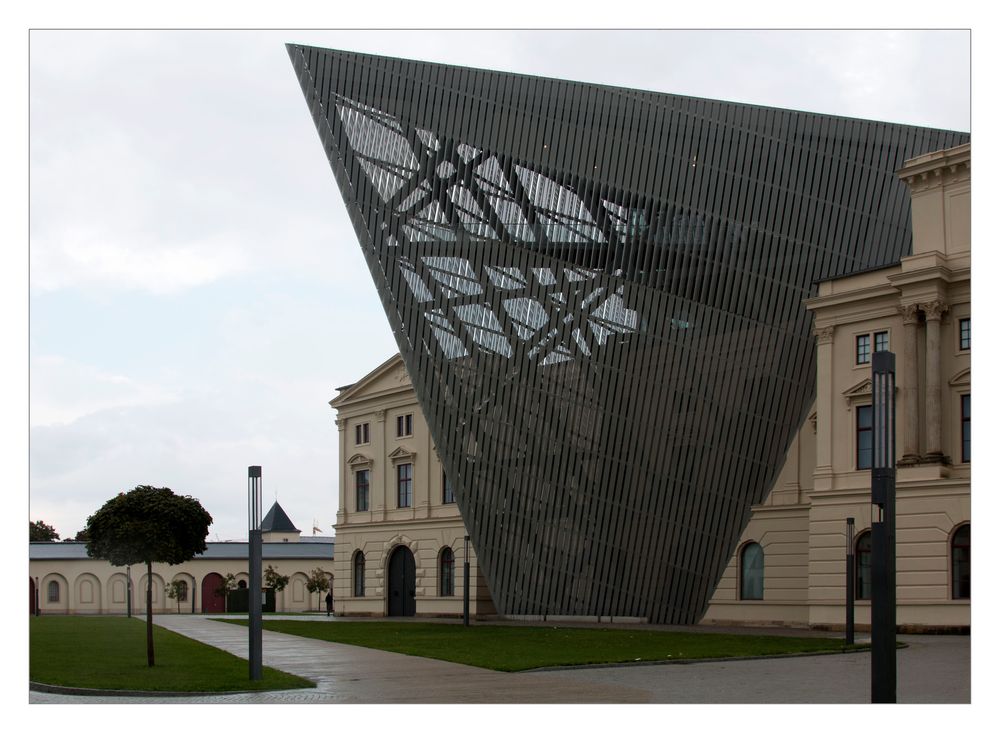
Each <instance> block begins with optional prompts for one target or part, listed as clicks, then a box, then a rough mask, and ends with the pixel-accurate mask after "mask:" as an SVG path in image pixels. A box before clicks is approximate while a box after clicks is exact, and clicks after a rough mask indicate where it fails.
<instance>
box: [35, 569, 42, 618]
mask: <svg viewBox="0 0 1000 733" xmlns="http://www.w3.org/2000/svg"><path fill="white" fill-rule="evenodd" d="M38 580H39V579H38V576H37V575H36V576H35V615H36V616H41V615H42V592H41V586H40V585H39V584H38Z"/></svg>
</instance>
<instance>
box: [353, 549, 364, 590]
mask: <svg viewBox="0 0 1000 733" xmlns="http://www.w3.org/2000/svg"><path fill="white" fill-rule="evenodd" d="M364 595H365V556H364V554H363V553H362V552H361V550H358V551H357V552H355V553H354V597H355V598H363V597H364Z"/></svg>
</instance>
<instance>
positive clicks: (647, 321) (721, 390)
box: [288, 45, 968, 623]
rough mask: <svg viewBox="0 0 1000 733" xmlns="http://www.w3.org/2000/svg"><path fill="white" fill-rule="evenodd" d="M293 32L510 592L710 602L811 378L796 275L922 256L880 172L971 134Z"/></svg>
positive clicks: (467, 496) (646, 605) (605, 603)
mask: <svg viewBox="0 0 1000 733" xmlns="http://www.w3.org/2000/svg"><path fill="white" fill-rule="evenodd" d="M288 52H289V56H290V58H291V61H292V64H293V67H294V70H295V72H296V74H297V76H298V79H299V83H300V85H301V88H302V91H303V94H304V97H305V100H306V103H307V106H308V109H309V113H310V114H311V115H312V118H313V121H314V123H315V125H316V129H317V132H318V133H319V136H320V140H321V142H322V145H323V149H324V153H325V154H326V156H327V158H328V160H329V163H330V166H331V168H332V171H333V174H334V176H335V178H336V180H337V184H338V186H339V188H340V191H341V194H342V197H343V201H344V204H345V206H346V209H347V212H348V214H349V217H350V219H351V222H352V224H353V226H354V229H355V233H356V235H357V237H358V243H359V245H360V246H361V249H362V252H363V254H364V256H365V258H366V261H367V264H368V266H369V270H370V272H371V275H372V278H373V281H374V284H375V287H376V289H377V291H378V294H379V297H380V300H381V302H382V305H383V307H384V309H385V313H386V317H387V319H388V321H389V324H390V326H391V328H392V332H393V334H394V336H395V338H396V341H397V345H398V348H399V351H400V354H401V358H402V360H403V362H404V363H405V365H406V371H407V373H408V375H409V377H410V378H411V379H412V380H413V382H412V383H413V390H414V393H415V395H416V399H417V401H418V403H419V404H420V410H419V412H421V413H422V414H423V415H424V417H425V419H426V420H427V424H428V428H429V430H430V435H431V436H432V438H433V443H434V445H435V446H436V447H437V450H438V457H439V459H440V460H441V463H442V464H443V466H444V468H445V471H446V473H447V475H448V476H449V478H450V479H451V483H452V487H453V489H454V494H455V499H456V503H457V506H458V508H459V509H460V510H461V515H462V517H463V518H464V521H465V524H466V527H467V529H468V532H469V535H470V537H471V539H472V543H473V545H474V547H475V549H476V553H477V558H478V560H479V563H480V566H481V568H482V572H483V574H484V575H485V576H486V577H487V578H488V579H489V587H490V590H491V595H492V598H493V601H494V603H495V604H496V606H497V610H498V611H499V612H501V613H502V614H504V615H508V616H518V615H530V616H537V615H578V616H587V617H595V616H605V617H606V616H616V617H621V616H628V617H641V618H648V619H650V620H651V621H654V622H658V623H693V622H695V621H697V620H698V619H700V618H701V617H702V615H703V614H704V612H705V609H706V607H707V605H708V602H709V600H710V598H711V597H712V594H713V593H714V591H715V588H716V586H717V583H718V580H719V578H720V576H721V575H722V573H723V571H724V570H725V568H726V565H727V563H728V561H729V558H730V557H731V555H732V553H733V552H734V550H735V549H736V548H737V546H738V544H739V541H740V537H741V534H742V533H743V531H744V529H745V528H746V527H747V522H748V521H749V520H750V517H751V507H752V506H754V505H759V504H761V503H763V502H764V501H765V500H766V498H767V497H768V495H769V494H770V493H771V491H772V489H773V487H774V485H775V482H776V481H777V480H778V478H779V474H780V472H781V469H782V465H783V463H784V460H785V456H786V454H787V452H788V450H789V447H790V446H791V445H792V443H793V441H794V440H795V436H796V434H797V433H798V432H799V429H800V427H801V425H802V424H803V421H804V420H805V419H806V417H807V416H808V414H809V411H810V409H811V407H810V406H811V404H812V403H813V402H814V401H815V399H816V394H817V392H816V368H815V360H816V351H815V342H814V337H813V324H812V320H813V316H812V314H811V313H810V312H808V311H806V310H805V309H804V308H803V306H802V301H803V299H805V298H808V297H810V296H811V295H812V294H813V293H814V292H815V290H814V288H815V283H817V282H819V281H831V279H836V278H842V277H844V276H846V275H850V274H853V273H857V272H860V271H862V270H869V269H872V268H882V267H890V266H893V265H895V264H896V263H898V262H899V260H900V258H901V257H905V256H908V255H910V254H911V235H910V226H911V225H910V216H909V197H908V192H907V187H906V185H905V184H904V183H902V182H901V181H899V180H898V179H897V177H896V175H895V171H896V170H897V169H898V168H900V166H901V165H902V164H903V162H904V161H905V160H907V159H910V158H914V157H917V156H920V155H923V154H926V153H930V152H932V151H935V150H941V149H944V148H949V147H954V146H956V145H960V144H963V143H965V142H967V141H968V135H967V134H965V133H961V132H952V131H946V130H931V129H927V128H919V127H913V126H908V125H899V124H892V123H885V122H873V121H869V120H856V119H847V118H843V117H835V116H830V115H819V114H812V113H806V112H798V111H792V110H782V109H769V108H764V107H757V106H752V105H745V104H737V103H731V102H721V101H716V100H706V99H696V98H691V97H682V96H678V95H671V94H662V93H653V92H646V91H641V90H634V89H620V88H612V87H607V86H600V85H592V84H584V83H579V82H569V81H563V80H555V79H544V78H538V77H529V76H524V75H519V74H508V73H502V72H497V71H487V70H480V69H468V68H461V67H455V66H447V65H443V64H432V63H424V62H416V61H408V60H403V59H393V58H384V57H377V56H369V55H365V54H358V53H350V52H344V51H334V50H329V49H320V48H313V47H307V46H300V45H290V46H289V47H288ZM827 287H832V286H827ZM928 332H929V329H928ZM391 427H392V426H391V425H390V428H391ZM399 458H401V459H403V460H402V461H401V462H403V463H405V462H406V461H405V456H400V457H399ZM407 510H409V508H407Z"/></svg>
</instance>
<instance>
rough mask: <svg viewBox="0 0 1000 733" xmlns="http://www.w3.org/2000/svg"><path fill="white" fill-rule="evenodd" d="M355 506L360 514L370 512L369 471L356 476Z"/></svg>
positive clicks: (357, 473) (358, 472) (356, 473)
mask: <svg viewBox="0 0 1000 733" xmlns="http://www.w3.org/2000/svg"><path fill="white" fill-rule="evenodd" d="M354 496H355V502H356V503H355V506H356V507H357V508H358V511H359V512H367V511H368V469H365V470H364V471H357V472H355V474H354Z"/></svg>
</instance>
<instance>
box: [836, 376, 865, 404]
mask: <svg viewBox="0 0 1000 733" xmlns="http://www.w3.org/2000/svg"><path fill="white" fill-rule="evenodd" d="M843 397H844V402H846V403H847V405H848V407H850V406H851V405H852V404H853V403H855V402H860V401H861V400H870V399H871V398H872V378H871V377H868V378H866V379H862V380H861V381H860V382H858V383H857V384H855V385H854V386H853V387H851V388H850V389H846V390H844V392H843Z"/></svg>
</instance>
